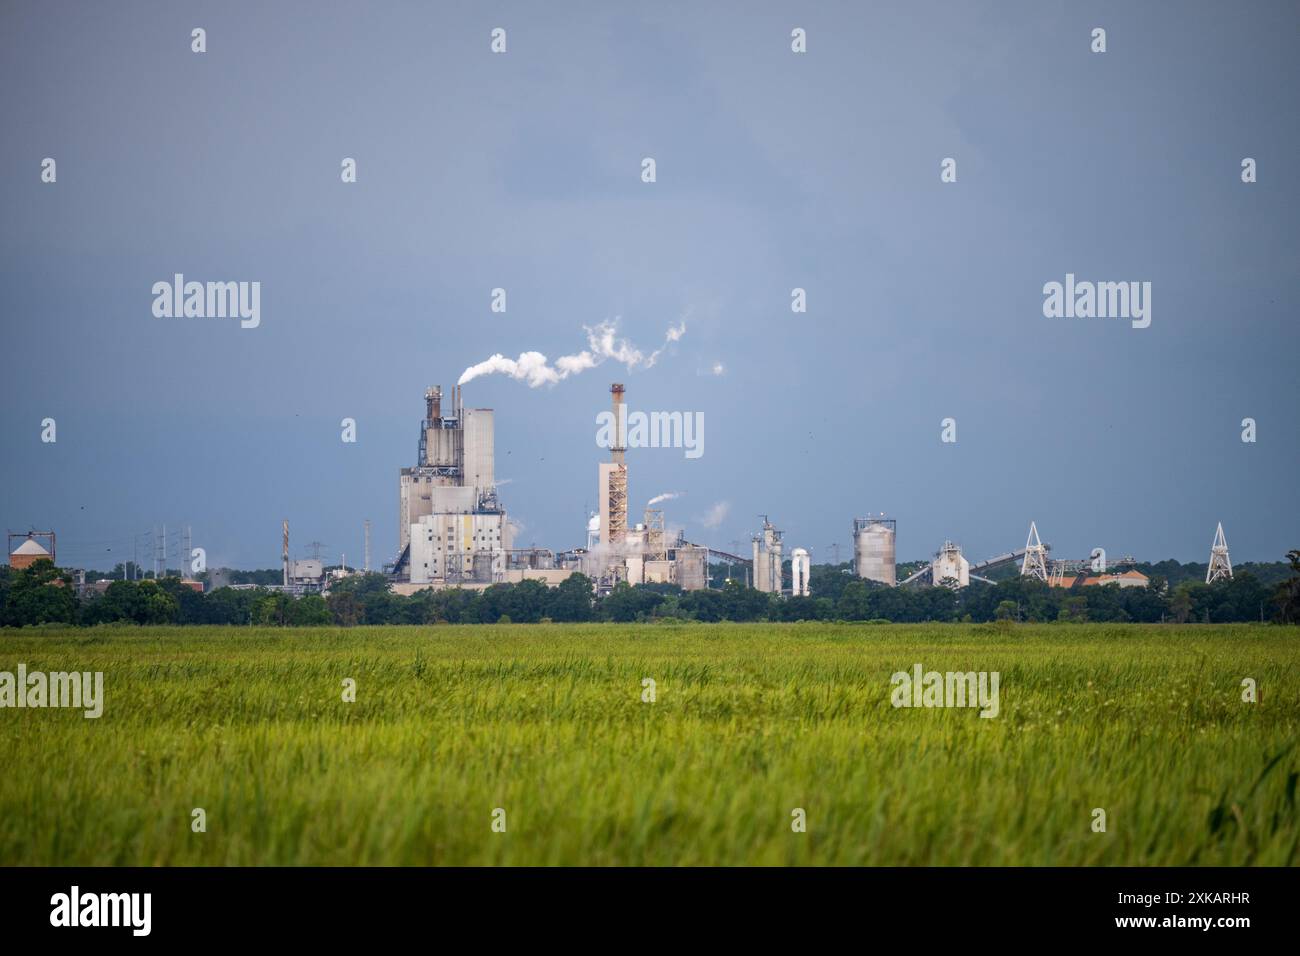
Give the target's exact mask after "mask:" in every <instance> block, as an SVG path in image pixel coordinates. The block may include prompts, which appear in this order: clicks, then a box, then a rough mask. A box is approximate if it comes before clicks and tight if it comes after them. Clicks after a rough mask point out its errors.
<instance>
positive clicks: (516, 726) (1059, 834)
mask: <svg viewBox="0 0 1300 956" xmlns="http://www.w3.org/2000/svg"><path fill="white" fill-rule="evenodd" d="M20 662H21V663H25V664H26V665H27V668H28V670H29V671H33V670H45V671H62V670H73V669H75V670H79V671H86V670H89V671H95V670H102V671H103V672H104V696H105V699H106V702H105V706H104V714H103V716H102V717H101V718H99V719H98V720H87V719H85V718H83V717H82V715H81V713H80V712H79V711H68V710H55V709H46V710H30V709H27V710H17V709H7V708H6V709H0V767H2V768H3V769H2V770H0V864H5V865H15V864H38V865H47V864H89V865H103V864H112V865H117V864H132V865H176V864H181V865H184V864H397V865H430V864H596V865H607V864H686V865H693V864H722V865H730V864H762V865H768V864H841V865H843V864H850V865H857V864H869V865H876V864H885V865H894V864H938V865H970V864H976V865H979V864H984V865H1008V864H1025V865H1044V864H1071V865H1072V864H1113V865H1120V864H1129V865H1156V864H1161V865H1163V864H1174V865H1179V864H1228V865H1237V864H1265V865H1288V864H1292V863H1295V862H1296V860H1297V843H1298V842H1300V812H1298V811H1297V807H1296V780H1297V770H1300V749H1297V748H1296V747H1295V745H1296V742H1297V739H1300V629H1297V628H1278V627H1272V628H1264V627H1254V626H1244V625H1240V626H1239V625H1228V626H1194V627H1172V626H1171V627H1156V626H1150V627H1146V626H1135V625H1054V626H1030V625H1020V626H1015V627H1013V628H1009V629H1000V628H998V627H996V626H992V625H916V626H906V625H895V626H869V625H867V626H864V625H832V624H791V625H769V624H762V625H728V624H723V625H681V626H656V625H629V626H619V625H607V624H606V625H535V626H508V625H507V626H485V627H448V626H443V627H433V628H358V629H353V630H333V629H322V630H249V629H224V628H204V629H201V628H193V629H177V628H156V629H142V630H140V629H133V630H118V629H98V630H87V631H61V632H60V631H28V632H14V631H10V632H6V633H3V635H2V636H0V671H10V672H14V671H16V669H17V665H18V664H19V663H20ZM916 663H921V664H923V665H924V667H925V668H926V669H927V670H939V671H949V670H953V671H971V670H974V671H998V672H1000V674H1001V712H1000V714H999V716H998V717H997V718H995V719H982V718H980V717H979V716H978V715H977V712H976V711H975V710H972V709H914V708H906V709H904V708H899V709H896V708H894V707H892V706H891V705H890V691H891V687H890V683H889V681H890V676H891V674H892V673H894V672H895V671H900V670H910V669H911V668H912V666H913V665H914V664H916ZM645 677H650V678H653V679H654V680H655V681H656V683H657V700H656V701H655V702H654V703H644V702H643V701H642V699H641V698H642V679H643V678H645ZM1246 677H1250V678H1253V679H1254V680H1255V681H1256V682H1257V685H1258V688H1259V701H1258V702H1257V703H1253V704H1252V703H1244V702H1243V701H1242V699H1241V697H1242V689H1241V681H1242V679H1243V678H1246ZM344 678H352V679H354V680H355V681H356V686H357V699H356V702H355V703H345V702H344V701H343V700H342V693H343V680H344ZM1274 758H1277V759H1276V760H1274ZM1270 761H1273V762H1272V764H1271V767H1270ZM1266 770H1267V772H1266ZM196 807H201V808H203V809H204V810H205V811H206V816H207V831H206V832H204V833H195V832H192V830H191V811H192V810H193V809H194V808H196ZM498 807H500V808H503V809H504V810H505V811H506V832H505V833H497V832H493V829H492V825H491V824H492V813H493V810H494V809H495V808H498ZM794 808H803V809H804V810H805V811H806V815H807V832H805V833H795V832H792V829H791V819H792V818H791V811H792V810H793V809H794ZM1094 808H1103V809H1104V810H1105V811H1106V815H1107V821H1106V822H1107V831H1106V832H1105V833H1094V832H1093V830H1092V821H1093V813H1092V811H1093V809H1094Z"/></svg>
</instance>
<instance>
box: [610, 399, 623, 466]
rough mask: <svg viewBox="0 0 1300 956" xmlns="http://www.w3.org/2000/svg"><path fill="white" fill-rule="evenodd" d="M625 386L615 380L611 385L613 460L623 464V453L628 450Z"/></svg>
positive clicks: (611, 449) (617, 463) (611, 448)
mask: <svg viewBox="0 0 1300 956" xmlns="http://www.w3.org/2000/svg"><path fill="white" fill-rule="evenodd" d="M623 392H624V389H623V386H622V385H621V384H620V383H618V382H615V383H614V384H613V385H611V386H610V387H609V397H610V402H611V404H612V405H613V411H614V444H613V445H612V446H611V447H610V451H611V453H612V455H613V457H612V459H611V460H612V461H613V462H614V464H616V465H621V464H623V453H624V452H625V451H627V445H625V444H624V442H626V441H627V411H626V408H627V407H626V406H625V405H624V404H623Z"/></svg>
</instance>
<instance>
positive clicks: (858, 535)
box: [853, 517, 898, 587]
mask: <svg viewBox="0 0 1300 956" xmlns="http://www.w3.org/2000/svg"><path fill="white" fill-rule="evenodd" d="M895 528H896V522H895V521H894V520H893V519H892V518H883V517H881V518H858V519H856V520H855V521H854V522H853V564H854V568H855V569H856V570H857V574H858V577H860V578H869V579H870V580H872V581H879V582H880V583H881V584H888V585H889V586H890V587H893V586H894V585H895V584H897V583H898V577H897V565H896V562H895V556H894V537H895Z"/></svg>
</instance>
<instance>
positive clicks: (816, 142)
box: [0, 0, 1300, 568]
mask: <svg viewBox="0 0 1300 956" xmlns="http://www.w3.org/2000/svg"><path fill="white" fill-rule="evenodd" d="M1298 10H1300V7H1298V6H1297V5H1296V4H1294V3H1275V4H1274V3H1231V4H1230V3H1182V2H1178V3H1175V2H1168V3H1142V4H1131V3H1114V4H1107V3H1044V2H1040V0H1032V2H1024V3H1007V2H997V3H993V2H988V3H970V2H953V3H943V4H920V3H914V2H907V3H902V2H900V3H893V4H874V3H873V4H864V3H859V2H846V3H834V2H827V0H818V2H815V3H812V2H807V3H793V2H785V3H770V2H769V3H763V2H754V0H744V2H735V3H707V4H701V3H680V4H677V3H653V4H638V5H633V4H613V3H609V2H592V3H577V2H552V3H544V4H542V3H536V2H531V0H530V2H517V3H484V2H469V0H466V2H461V3H428V2H422V3H409V4H398V3H380V4H374V5H358V4H353V3H348V4H321V3H289V2H277V3H274V4H263V3H238V4H231V3H190V4H177V3H174V2H157V3H138V2H123V3H113V4H88V3H87V4H76V5H70V4H60V3H39V4H38V3H33V2H19V0H15V2H9V3H5V4H4V5H3V7H0V109H2V110H3V131H4V135H3V137H2V139H0V237H2V239H0V241H3V254H2V255H0V317H2V321H3V350H2V353H3V355H4V357H5V373H6V374H5V377H4V381H5V390H4V395H3V402H0V435H2V436H3V443H4V454H3V456H0V521H2V522H3V524H4V525H5V526H6V527H7V528H8V529H10V530H25V529H28V528H31V527H36V528H40V529H47V528H53V529H54V530H55V531H56V532H57V533H58V536H59V552H60V553H59V557H60V563H62V564H67V565H89V566H99V567H105V568H107V567H111V566H112V564H114V563H115V562H116V561H119V560H122V559H123V558H129V557H130V556H131V554H130V550H131V546H132V536H133V535H136V534H138V533H140V532H144V531H147V530H149V529H150V528H151V527H153V526H159V525H161V524H162V523H163V522H166V523H167V525H168V529H169V531H172V532H174V531H175V529H176V528H178V527H179V526H181V525H189V526H191V527H192V528H193V536H194V544H195V545H196V546H203V547H205V548H206V550H207V553H208V560H209V563H210V564H212V565H219V564H230V565H233V566H239V567H272V566H277V565H278V561H279V546H280V521H281V519H282V518H288V519H289V520H290V522H291V528H292V533H293V540H294V547H293V550H294V553H295V555H297V556H302V555H303V553H304V548H305V545H306V543H307V542H310V541H313V540H315V541H320V542H324V544H325V545H326V547H325V549H324V554H325V556H326V557H328V558H329V559H330V560H331V561H337V560H338V559H339V557H340V554H342V553H346V555H347V559H348V563H349V564H352V563H354V562H356V561H359V560H360V558H361V550H362V525H363V521H364V520H365V519H367V518H368V519H371V520H372V521H373V523H374V533H373V534H374V538H373V541H374V563H375V564H376V565H378V564H380V563H381V562H384V561H390V560H392V559H393V557H394V556H395V551H396V546H397V507H398V506H397V474H398V469H399V468H400V467H402V466H404V465H411V464H414V460H415V455H416V440H417V437H418V425H419V420H420V418H421V416H422V413H423V397H422V396H423V391H424V389H425V387H426V386H428V385H432V384H439V383H440V384H442V385H443V386H444V388H450V386H451V385H452V384H454V383H455V381H456V380H457V378H458V377H459V376H460V374H461V372H462V371H463V370H464V369H465V368H466V367H468V366H470V365H473V364H474V363H477V362H479V361H481V360H483V359H485V358H487V357H488V356H490V355H492V354H493V353H496V352H500V353H503V354H505V355H507V356H509V357H512V358H513V357H517V356H518V355H519V354H520V353H522V352H525V351H530V350H531V351H538V352H541V353H543V354H545V355H546V356H548V357H549V358H550V359H551V360H552V361H553V360H554V359H555V358H556V357H558V356H560V355H566V354H573V353H577V352H579V351H581V350H582V349H583V348H584V347H585V346H586V344H587V343H586V336H585V333H584V331H583V329H584V326H594V325H596V324H597V323H601V322H606V321H611V322H612V321H615V320H617V322H618V329H619V335H620V336H621V337H625V338H626V339H627V340H628V341H629V342H630V343H632V344H633V345H635V346H636V347H638V348H640V349H641V350H642V351H643V352H646V353H649V352H650V351H652V350H654V349H656V348H658V347H659V346H660V345H662V344H663V341H664V336H665V333H666V332H667V330H668V329H669V328H670V327H673V326H677V325H678V324H679V323H681V322H683V321H684V322H685V324H686V332H685V334H684V335H683V336H682V337H681V338H680V340H678V341H677V342H674V343H672V344H670V345H669V346H668V348H667V349H666V351H665V352H664V353H663V354H662V355H661V356H660V357H659V359H658V360H657V361H656V362H655V364H654V366H653V367H651V368H644V367H639V368H632V369H627V368H625V367H623V366H622V365H619V364H618V363H617V362H616V361H614V360H612V359H611V360H609V361H606V362H605V363H604V364H602V365H600V366H598V367H596V368H594V369H590V370H587V371H584V372H582V373H581V374H578V375H575V376H571V377H569V378H567V379H565V380H563V381H561V382H559V383H558V384H555V385H549V386H542V387H539V388H536V389H533V388H529V387H528V385H527V384H525V383H522V382H519V381H515V380H512V379H510V378H508V377H506V376H502V375H493V376H487V377H482V378H478V379H476V380H475V381H473V382H472V383H470V384H469V385H467V386H466V388H465V398H466V402H467V404H470V405H474V406H485V407H492V408H495V409H496V422H497V445H496V453H497V475H498V478H501V479H509V483H508V484H505V485H503V487H502V488H501V494H502V498H503V500H504V503H505V504H506V506H507V508H508V510H509V512H510V514H511V515H512V516H513V517H514V518H516V519H517V520H519V521H520V522H521V523H522V524H523V526H524V530H523V531H522V532H521V533H520V535H519V538H518V543H519V544H520V545H523V546H526V545H529V544H534V543H535V544H537V545H538V546H542V547H550V548H553V549H556V550H560V549H563V548H568V547H573V546H576V545H580V544H582V543H583V527H584V523H585V515H586V513H587V511H588V509H591V508H594V507H595V505H596V501H597V463H598V462H599V461H601V460H603V459H604V458H606V457H607V453H606V452H604V451H602V450H601V449H599V448H597V447H596V443H595V434H596V421H595V417H596V414H597V413H598V412H600V411H601V410H603V409H604V408H606V407H607V404H608V398H609V396H608V388H609V384H610V382H612V381H622V382H624V383H625V384H626V386H627V389H628V392H627V397H628V403H629V406H630V408H631V409H632V410H644V411H682V412H691V413H693V412H701V413H703V415H704V421H705V436H704V437H705V445H704V454H703V455H702V457H700V458H698V459H694V460H690V459H687V458H686V457H685V456H684V454H683V452H682V450H680V449H644V450H633V451H630V452H629V453H628V464H629V469H630V473H629V491H630V493H629V499H630V501H629V503H630V510H631V511H632V513H633V516H634V519H635V516H636V515H637V514H639V511H640V509H641V507H642V506H643V505H644V502H645V501H646V500H647V499H649V498H650V497H652V496H654V495H657V494H660V493H662V492H668V491H679V492H684V495H683V496H682V497H680V498H678V499H675V500H673V501H670V502H667V503H666V504H665V505H664V507H665V508H666V509H667V519H668V523H669V524H670V525H671V526H684V527H685V528H686V531H687V535H688V537H690V538H691V539H692V540H694V541H697V542H700V543H706V544H711V545H714V546H718V547H723V548H728V549H729V548H730V546H731V544H732V542H735V541H747V540H748V536H749V534H750V533H751V532H752V531H753V530H754V529H755V528H756V526H757V525H758V524H759V523H760V519H759V518H758V517H757V516H758V515H759V514H761V513H766V514H769V515H770V516H771V517H772V520H773V522H774V523H775V524H776V525H777V526H778V527H781V528H783V529H784V530H785V531H786V541H787V546H788V547H795V546H803V547H805V548H808V549H809V550H810V551H811V552H812V554H813V558H814V560H815V561H823V560H827V559H828V558H830V557H831V556H832V551H831V545H832V544H833V543H839V544H840V545H841V555H842V556H843V557H847V556H848V553H849V537H850V524H851V521H852V518H853V517H854V516H855V515H859V514H865V513H867V512H879V511H884V512H887V513H888V514H889V515H891V516H893V517H895V518H896V519H897V521H898V555H899V558H900V560H905V559H915V558H921V557H925V556H927V555H929V554H930V553H931V552H933V551H934V550H935V549H937V548H938V547H939V545H940V544H942V542H943V540H944V539H945V538H950V539H952V540H954V541H956V542H958V543H959V544H961V545H962V546H963V548H964V550H965V552H966V554H967V555H968V556H969V557H970V558H971V559H972V560H976V559H979V558H983V557H986V556H988V555H991V554H995V553H998V552H1002V551H1006V550H1009V549H1011V548H1014V547H1018V546H1020V545H1022V544H1023V543H1024V540H1025V535H1026V531H1027V528H1028V525H1029V522H1030V520H1031V519H1032V520H1035V521H1037V523H1038V527H1039V529H1040V531H1041V532H1042V536H1043V538H1044V540H1046V541H1048V542H1050V543H1051V544H1052V545H1053V546H1054V553H1055V554H1056V556H1058V557H1083V556H1086V555H1087V553H1088V552H1089V551H1090V550H1091V549H1092V548H1093V547H1095V546H1102V547H1105V548H1106V549H1107V551H1108V553H1110V554H1111V555H1119V554H1125V553H1132V554H1134V555H1136V556H1137V557H1139V558H1141V559H1151V560H1158V559H1161V558H1165V557H1176V558H1179V559H1181V560H1198V561H1204V560H1205V559H1206V555H1207V554H1208V550H1209V546H1210V542H1211V538H1212V536H1213V533H1214V527H1215V523H1216V522H1217V521H1222V522H1223V525H1224V528H1225V531H1226V532H1227V536H1228V543H1229V545H1230V547H1231V550H1232V556H1233V558H1234V560H1235V561H1238V562H1240V561H1244V560H1277V559H1281V558H1282V556H1283V554H1284V552H1285V551H1286V550H1287V549H1288V548H1294V547H1300V508H1298V507H1297V504H1296V481H1297V470H1298V469H1297V466H1298V465H1300V453H1298V451H1297V449H1300V407H1298V405H1297V402H1296V384H1297V372H1296V370H1297V355H1298V354H1300V353H1298V350H1297V345H1298V344H1300V333H1298V332H1297V309H1296V303H1297V298H1298V294H1300V274H1298V270H1300V228H1298V227H1297V220H1296V214H1297V209H1300V202H1297V200H1298V199H1300V185H1298V184H1297V178H1296V175H1295V170H1294V165H1295V163H1296V158H1297V156H1300V137H1298V136H1297V119H1296V118H1297V115H1298V112H1300V111H1298V110H1297V93H1298V91H1300V75H1298V74H1300V67H1298V66H1297V62H1298V60H1297V57H1296V55H1295V51H1294V44H1295V39H1296V36H1297V27H1298V26H1300V13H1297V11H1298ZM194 27H203V28H204V29H205V30H206V33H207V52H206V53H202V54H198V53H194V52H191V30H192V29H193V28H194ZM494 27H503V28H505V29H506V31H507V52H506V53H505V54H493V53H492V52H491V50H490V48H489V44H490V32H491V30H492V29H493V28H494ZM795 27H801V28H803V29H805V30H806V31H807V48H808V51H807V53H805V54H796V53H793V52H792V51H791V46H790V45H791V37H790V34H791V30H792V29H794V28H795ZM1095 27H1103V28H1105V30H1106V31H1107V34H1106V43H1107V50H1106V52H1105V53H1093V52H1091V50H1090V45H1091V42H1092V40H1091V31H1092V30H1093V28H1095ZM46 157H52V158H54V159H55V160H56V162H57V182H55V183H53V184H49V183H43V182H42V181H41V162H42V160H43V159H44V158H46ZM344 157H353V158H355V159H356V161H357V171H358V181H357V182H356V183H354V184H344V183H343V182H341V177H340V163H341V161H342V159H343V158H344ZM645 157H653V158H654V159H655V161H656V164H657V182H655V183H653V184H647V183H643V182H642V179H641V169H642V166H641V164H642V159H643V158H645ZM945 157H952V158H954V159H955V160H956V162H957V181H956V182H955V183H942V182H941V181H940V163H941V161H942V160H943V159H944V158H945ZM1244 157H1251V158H1253V159H1255V160H1256V161H1257V164H1258V182H1256V183H1253V184H1245V183H1243V182H1242V181H1241V161H1242V159H1243V158H1244ZM175 273H183V274H184V275H185V276H186V278H187V279H194V280H199V281H207V280H213V281H217V280H221V281H227V280H229V281H254V280H256V281H259V282H260V283H261V289H262V292H261V324H260V326H259V327H258V328H255V329H241V328H240V327H239V325H238V323H237V322H233V321H230V320H219V319H189V320H180V319H158V318H155V317H154V315H153V313H152V304H153V295H152V293H151V288H152V286H153V284H154V283H155V282H158V281H164V280H168V281H169V280H170V279H171V277H172V276H173V274H175ZM1067 273H1073V274H1075V275H1076V277H1077V278H1078V280H1080V281H1083V280H1090V281H1139V282H1143V281H1145V282H1150V283H1151V284H1152V301H1151V324H1150V327H1149V328H1145V329H1135V328H1133V327H1132V325H1131V323H1130V322H1128V321H1125V320H1116V319H1100V318H1091V319H1088V318H1083V319H1078V318H1074V319H1064V318H1046V317H1045V316H1044V314H1043V298H1044V296H1043V286H1044V283H1047V282H1051V281H1058V282H1063V281H1064V279H1065V276H1066V274H1067ZM496 287H502V288H505V289H506V290H507V303H508V305H507V311H506V312H505V313H504V314H496V313H493V312H492V311H490V309H489V305H490V292H491V290H492V289H493V288H496ZM795 287H801V288H804V289H806V290H807V302H808V311H807V313H806V314H795V313H792V311H791V307H790V304H791V290H792V289H793V288H795ZM719 365H720V366H721V374H717V373H716V371H717V370H716V366H719ZM345 417H351V418H354V419H355V420H356V422H357V436H358V440H357V442H356V443H355V444H345V443H344V442H342V441H341V440H340V430H341V429H340V421H341V420H342V419H343V418H345ZM947 417H951V418H954V419H955V420H956V422H957V441H956V442H955V443H944V442H942V441H941V440H940V431H941V425H940V423H941V421H942V420H943V419H944V418H947ZM1247 417H1250V418H1253V419H1255V420H1256V422H1257V428H1258V440H1257V441H1256V442H1255V443H1244V442H1243V441H1242V440H1241V432H1242V425H1241V422H1242V419H1243V418H1247ZM45 418H53V419H55V421H56V423H57V441H56V442H54V443H44V442H42V441H41V422H42V420H43V419H45ZM719 515H725V517H722V519H721V520H720V521H717V520H716V519H717V518H718V516H719ZM706 521H707V523H709V524H715V523H716V526H714V527H706V526H705V525H706ZM172 546H173V548H175V543H174V542H173V545H172ZM746 547H747V545H746ZM142 557H144V555H142ZM172 566H175V564H174V559H173V564H172Z"/></svg>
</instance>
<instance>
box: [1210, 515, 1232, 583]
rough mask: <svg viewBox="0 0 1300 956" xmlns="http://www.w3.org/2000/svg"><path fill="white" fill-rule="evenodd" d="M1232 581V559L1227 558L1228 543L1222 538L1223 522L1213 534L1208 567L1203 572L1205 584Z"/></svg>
mask: <svg viewBox="0 0 1300 956" xmlns="http://www.w3.org/2000/svg"><path fill="white" fill-rule="evenodd" d="M1231 580H1232V559H1231V558H1229V557H1228V542H1227V539H1225V538H1224V537H1223V522H1222V521H1220V522H1219V527H1218V529H1217V530H1215V532H1214V544H1212V545H1210V566H1209V568H1208V569H1206V572H1205V583H1206V584H1213V583H1214V582H1215V581H1231Z"/></svg>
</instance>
